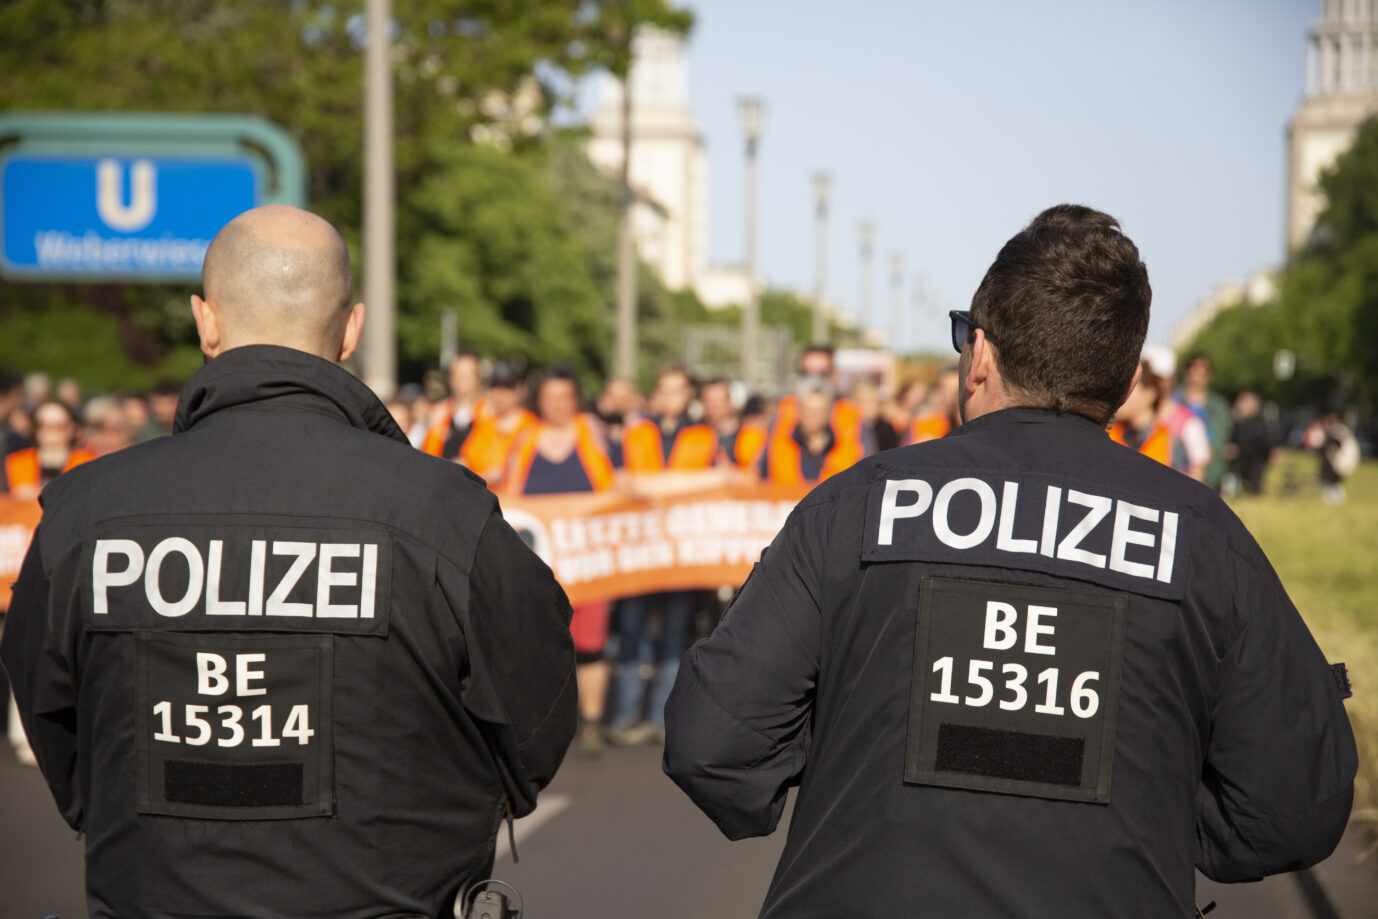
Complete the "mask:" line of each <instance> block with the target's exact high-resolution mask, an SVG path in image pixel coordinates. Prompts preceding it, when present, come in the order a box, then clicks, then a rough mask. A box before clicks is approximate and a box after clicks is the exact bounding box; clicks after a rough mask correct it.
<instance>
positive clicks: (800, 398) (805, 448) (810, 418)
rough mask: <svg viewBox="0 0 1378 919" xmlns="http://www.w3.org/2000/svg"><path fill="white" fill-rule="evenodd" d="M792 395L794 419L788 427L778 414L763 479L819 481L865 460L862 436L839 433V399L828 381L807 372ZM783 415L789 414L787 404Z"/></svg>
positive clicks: (789, 482)
mask: <svg viewBox="0 0 1378 919" xmlns="http://www.w3.org/2000/svg"><path fill="white" fill-rule="evenodd" d="M789 398H790V399H791V400H792V408H791V414H792V415H793V417H794V423H793V424H792V425H790V426H789V427H784V426H783V425H781V423H780V421H779V419H778V417H777V420H776V424H775V429H774V431H773V432H772V433H771V437H770V442H769V443H768V444H767V445H766V452H765V455H764V456H763V457H761V464H760V469H761V478H762V479H764V480H765V481H767V482H771V483H773V484H775V485H803V484H816V483H818V482H821V481H823V480H824V479H827V478H830V477H832V476H834V475H837V474H838V473H839V472H841V471H842V470H844V469H847V468H848V467H850V466H852V465H854V464H856V463H858V462H860V461H861V459H862V457H863V453H862V446H861V438H860V437H849V436H847V435H845V434H844V435H841V436H839V434H838V433H837V431H838V429H839V425H838V424H837V423H836V419H837V411H836V406H835V404H834V403H835V400H834V399H833V396H832V389H831V388H830V387H829V386H828V384H827V383H826V381H824V380H821V379H819V378H818V377H817V376H812V375H811V376H806V377H804V379H803V381H802V382H800V384H799V386H798V388H797V389H796V390H795V392H794V393H793V394H791V395H790V397H789ZM781 402H782V403H783V402H784V400H781ZM855 411H856V409H855V407H854V406H849V407H848V409H847V412H848V413H851V412H855ZM779 415H780V416H784V415H785V410H784V409H783V408H782V409H781V410H780V412H779ZM856 417H857V418H858V419H860V415H859V414H857V416H856ZM858 423H859V421H858ZM847 424H848V425H850V421H849V422H847ZM843 429H844V430H846V429H847V428H846V427H844V428H843Z"/></svg>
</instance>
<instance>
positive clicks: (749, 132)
mask: <svg viewBox="0 0 1378 919" xmlns="http://www.w3.org/2000/svg"><path fill="white" fill-rule="evenodd" d="M765 118H766V106H765V102H764V101H762V100H761V98H760V97H759V96H742V97H741V98H739V99H738V100H737V120H738V121H739V122H740V124H741V128H742V135H743V136H744V137H745V138H746V180H745V187H744V194H745V197H746V241H745V249H746V253H745V263H746V264H745V266H744V267H745V271H746V288H747V290H746V304H745V307H746V308H745V309H744V310H743V311H742V314H743V315H742V382H744V383H745V384H746V385H747V387H748V388H751V387H754V386H755V385H756V384H757V382H758V377H757V357H758V353H757V352H758V351H759V350H760V325H761V316H760V303H759V302H758V300H757V296H756V146H757V144H758V142H759V141H760V139H761V129H762V128H763V127H764V126H765Z"/></svg>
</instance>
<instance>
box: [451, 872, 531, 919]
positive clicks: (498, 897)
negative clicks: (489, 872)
mask: <svg viewBox="0 0 1378 919" xmlns="http://www.w3.org/2000/svg"><path fill="white" fill-rule="evenodd" d="M495 887H501V888H503V889H504V890H505V891H506V893H504V892H502V891H499V890H494V889H493V888H495ZM509 895H510V896H509ZM514 900H515V901H516V905H515V906H514V905H513V901H514ZM521 915H522V895H521V894H519V893H517V890H516V888H514V887H513V886H512V885H511V884H508V883H505V882H503V881H499V880H497V879H495V878H489V879H488V880H486V881H479V882H478V883H477V884H475V885H474V886H473V887H470V888H469V890H468V892H467V893H465V894H464V919H521Z"/></svg>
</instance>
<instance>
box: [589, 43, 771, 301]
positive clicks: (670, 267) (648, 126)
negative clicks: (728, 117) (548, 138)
mask: <svg viewBox="0 0 1378 919" xmlns="http://www.w3.org/2000/svg"><path fill="white" fill-rule="evenodd" d="M632 55H633V63H632V70H631V75H630V78H629V82H630V83H631V88H632V118H631V127H632V168H631V183H632V192H633V194H634V195H635V196H636V205H635V210H634V212H633V215H632V226H633V233H634V235H635V238H636V251H637V254H638V255H639V256H640V258H641V260H642V261H643V262H645V263H646V264H647V265H648V266H650V268H651V270H652V271H654V272H655V273H656V275H657V276H658V277H659V278H660V280H661V281H662V282H663V283H664V284H665V286H666V287H668V288H670V289H671V290H684V289H692V290H693V291H694V292H695V293H696V294H698V297H699V299H700V300H702V301H703V302H704V304H705V305H707V306H710V307H719V306H727V305H729V304H741V303H744V302H745V301H746V297H747V293H748V291H750V290H751V283H752V282H751V279H750V278H748V277H747V273H746V271H745V269H743V268H742V267H741V266H739V265H710V264H708V256H707V252H708V244H707V236H708V164H707V158H706V157H705V155H704V149H703V134H702V132H700V130H699V126H698V124H697V122H695V120H694V116H693V114H692V113H691V112H690V111H689V62H688V58H687V56H686V54H685V48H684V41H683V40H682V39H681V38H679V37H678V36H676V35H674V34H673V33H670V32H665V31H662V30H659V29H653V28H642V29H639V30H638V31H637V34H636V38H635V39H634V40H633V42H632ZM590 134H591V136H590V138H589V142H588V155H589V159H590V160H591V161H592V162H593V165H594V166H595V167H596V168H598V170H599V171H601V172H602V173H604V174H605V175H608V176H611V177H618V176H619V175H620V172H621V169H622V84H621V83H620V82H619V81H618V80H615V79H613V78H612V77H608V76H604V77H602V78H601V82H600V83H599V86H598V108H597V110H596V111H595V112H594V114H593V119H592V122H591V123H590ZM756 288H757V291H758V292H759V290H760V288H761V282H760V279H759V278H758V279H757V280H756Z"/></svg>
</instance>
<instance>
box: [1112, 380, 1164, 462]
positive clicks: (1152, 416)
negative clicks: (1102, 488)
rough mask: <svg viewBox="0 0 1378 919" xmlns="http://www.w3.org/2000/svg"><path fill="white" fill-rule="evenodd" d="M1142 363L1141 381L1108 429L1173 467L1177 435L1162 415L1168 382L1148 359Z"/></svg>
mask: <svg viewBox="0 0 1378 919" xmlns="http://www.w3.org/2000/svg"><path fill="white" fill-rule="evenodd" d="M1140 366H1141V367H1142V370H1141V371H1140V373H1139V382H1138V383H1136V384H1135V385H1134V388H1133V389H1132V390H1130V392H1129V396H1128V398H1126V399H1125V400H1124V404H1123V405H1121V406H1120V407H1119V409H1118V410H1116V412H1115V421H1114V423H1112V424H1111V425H1110V427H1109V429H1108V430H1109V432H1110V439H1111V440H1113V441H1115V442H1116V443H1120V444H1124V445H1126V446H1128V447H1130V448H1132V449H1134V450H1138V451H1139V452H1140V453H1142V454H1143V455H1144V456H1147V457H1149V458H1150V459H1155V460H1157V461H1158V462H1160V463H1162V464H1163V465H1164V466H1171V465H1172V455H1173V448H1174V446H1175V445H1176V438H1174V437H1173V436H1172V431H1170V430H1169V429H1168V426H1167V425H1166V424H1165V423H1164V422H1163V421H1162V420H1160V419H1159V418H1158V411H1159V409H1160V407H1161V405H1162V401H1163V397H1164V396H1165V395H1166V394H1167V382H1166V381H1165V380H1163V379H1162V378H1161V377H1159V376H1158V375H1157V374H1155V373H1154V372H1153V370H1152V367H1151V365H1150V364H1149V362H1148V361H1140Z"/></svg>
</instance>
